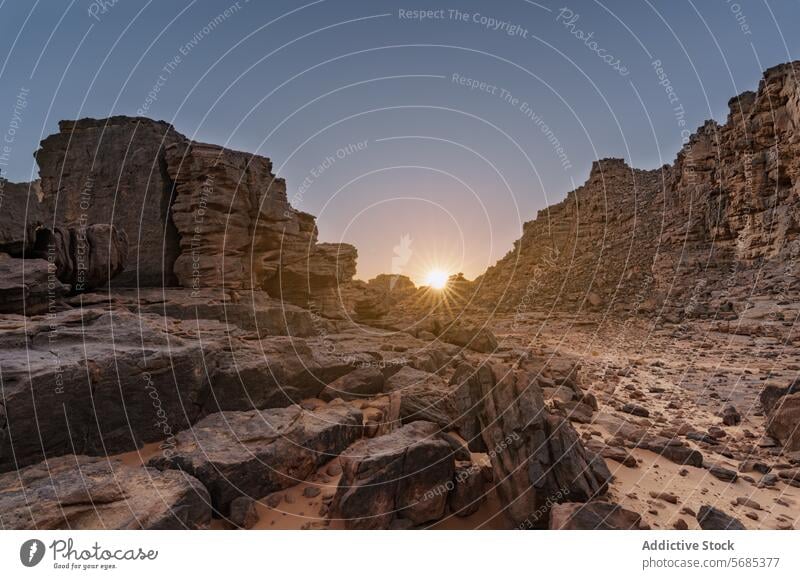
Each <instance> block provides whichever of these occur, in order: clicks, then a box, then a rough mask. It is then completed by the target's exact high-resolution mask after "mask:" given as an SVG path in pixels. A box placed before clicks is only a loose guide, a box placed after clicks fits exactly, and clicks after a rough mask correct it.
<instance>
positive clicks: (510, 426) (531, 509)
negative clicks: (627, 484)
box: [479, 365, 611, 526]
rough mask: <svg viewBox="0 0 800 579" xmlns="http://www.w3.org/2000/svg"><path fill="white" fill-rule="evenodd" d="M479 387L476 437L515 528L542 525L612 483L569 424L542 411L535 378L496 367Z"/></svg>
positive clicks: (600, 462)
mask: <svg viewBox="0 0 800 579" xmlns="http://www.w3.org/2000/svg"><path fill="white" fill-rule="evenodd" d="M487 378H488V377H487ZM480 384H481V386H482V388H483V390H482V392H481V398H480V403H479V405H480V410H479V416H480V422H481V427H482V431H481V435H482V437H483V441H484V444H485V445H486V447H487V449H488V453H489V457H490V458H491V461H492V467H493V469H494V479H495V480H496V481H497V492H498V495H499V496H500V499H501V501H502V502H503V504H505V505H508V509H507V510H506V513H507V515H508V517H509V518H510V519H511V520H512V521H513V522H514V524H515V525H530V526H537V525H541V524H543V522H546V521H547V516H548V511H549V507H550V506H551V505H552V504H554V503H557V502H581V503H583V502H587V501H590V500H592V499H595V498H598V497H601V496H602V495H603V494H605V492H606V490H607V488H608V482H609V481H610V479H611V473H610V472H609V470H608V468H607V467H606V465H605V462H604V461H603V459H602V458H600V457H599V456H597V455H595V454H594V453H593V452H591V451H589V450H587V449H585V448H584V446H583V444H582V443H581V441H580V439H579V438H578V434H577V433H576V432H575V429H574V428H573V427H572V426H571V425H570V424H569V422H567V421H565V420H564V419H563V418H561V417H559V416H556V415H553V414H550V413H549V412H548V411H547V410H546V409H545V404H544V398H543V396H542V391H541V388H539V386H538V385H537V384H536V380H535V376H533V375H531V374H528V373H527V372H523V371H519V370H514V369H512V368H509V367H506V366H499V365H496V366H492V367H491V379H483V380H481V381H480Z"/></svg>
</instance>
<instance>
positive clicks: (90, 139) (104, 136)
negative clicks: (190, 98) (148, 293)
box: [35, 117, 186, 286]
mask: <svg viewBox="0 0 800 579" xmlns="http://www.w3.org/2000/svg"><path fill="white" fill-rule="evenodd" d="M185 140H186V139H185V137H184V136H183V135H181V134H179V133H177V132H176V131H175V130H174V129H173V128H172V126H171V125H169V124H167V123H164V122H156V121H152V120H150V119H144V118H131V117H111V118H108V119H82V120H79V121H61V122H60V123H59V132H58V133H56V134H55V135H51V136H49V137H47V138H46V139H45V140H44V141H42V144H41V147H40V149H39V150H38V151H37V152H36V155H35V156H36V160H37V162H38V164H39V176H40V182H41V189H42V195H43V202H44V203H45V204H46V205H47V206H48V207H53V208H54V211H55V214H54V215H52V216H51V217H50V218H49V220H48V222H49V223H52V225H53V226H66V227H74V228H80V227H85V226H86V225H87V224H91V225H100V224H105V225H113V226H115V227H116V228H117V230H118V231H120V232H124V233H125V234H126V235H127V237H128V242H129V243H130V247H131V255H130V261H129V267H128V268H127V269H126V271H125V272H124V273H122V274H121V275H120V277H119V278H118V279H117V283H118V284H120V285H131V286H135V285H143V286H162V285H174V281H175V280H174V277H173V275H172V269H173V264H174V263H175V259H176V258H177V257H178V249H179V247H178V233H177V231H176V229H175V227H174V225H173V224H172V220H171V218H170V211H169V208H170V205H171V203H172V195H173V192H172V189H173V184H172V180H171V179H170V176H169V174H168V173H167V164H166V159H165V150H166V148H167V147H168V146H169V145H171V144H173V143H178V142H184V141H185Z"/></svg>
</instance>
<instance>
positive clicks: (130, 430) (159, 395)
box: [0, 260, 208, 472]
mask: <svg viewBox="0 0 800 579" xmlns="http://www.w3.org/2000/svg"><path fill="white" fill-rule="evenodd" d="M26 261H27V260H26ZM163 327H164V322H163V320H161V319H159V318H158V317H147V316H141V317H140V316H135V315H132V314H129V313H127V312H122V311H115V312H114V313H113V314H112V313H108V312H106V311H104V310H103V309H92V308H86V309H83V310H82V311H81V310H74V311H66V312H63V313H59V314H57V315H55V316H49V317H47V318H37V319H30V318H29V319H28V320H27V321H26V322H25V323H23V322H21V321H20V322H19V323H17V324H16V325H14V326H13V327H12V324H7V325H6V328H5V330H6V331H4V332H2V333H0V350H2V352H3V356H2V357H1V358H0V370H1V371H2V375H3V401H2V405H0V407H2V409H3V414H4V416H3V420H2V421H0V472H4V471H8V470H11V469H14V468H19V467H22V466H26V465H29V464H33V463H36V462H40V461H41V460H43V459H44V458H46V457H52V456H60V455H64V454H68V453H78V454H88V455H95V456H105V455H107V454H114V453H118V452H125V451H129V450H133V449H135V448H137V447H140V446H141V445H142V444H143V443H146V442H154V441H159V440H163V439H164V438H166V437H168V436H169V435H170V434H171V433H172V432H177V431H178V430H182V429H184V428H186V427H188V426H189V425H190V424H191V423H192V422H193V421H195V420H197V418H198V417H199V416H200V413H201V411H202V406H203V402H204V401H205V399H206V396H207V391H208V383H207V380H206V378H205V373H204V369H203V363H202V359H203V347H202V346H201V344H200V343H199V342H197V341H195V340H186V339H183V338H181V337H179V336H176V335H169V334H167V333H166V332H164V330H163Z"/></svg>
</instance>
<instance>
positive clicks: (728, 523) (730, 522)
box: [697, 505, 745, 531]
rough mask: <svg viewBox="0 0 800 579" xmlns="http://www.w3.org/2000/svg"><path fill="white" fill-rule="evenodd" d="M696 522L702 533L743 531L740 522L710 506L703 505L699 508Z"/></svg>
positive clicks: (743, 528)
mask: <svg viewBox="0 0 800 579" xmlns="http://www.w3.org/2000/svg"><path fill="white" fill-rule="evenodd" d="M697 522H698V524H699V525H700V528H701V529H703V530H704V531H744V530H745V527H744V525H743V524H742V523H741V521H739V520H737V519H735V518H733V517H731V516H730V515H728V514H727V513H725V512H723V511H721V510H719V509H717V508H716V507H712V506H711V505H703V506H702V507H700V510H699V511H698V512H697Z"/></svg>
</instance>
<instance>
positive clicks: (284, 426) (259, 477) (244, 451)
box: [150, 403, 363, 516]
mask: <svg viewBox="0 0 800 579" xmlns="http://www.w3.org/2000/svg"><path fill="white" fill-rule="evenodd" d="M362 431H363V427H362V416H361V412H359V411H358V410H356V409H354V408H352V407H350V406H347V405H345V404H343V403H340V404H335V403H334V404H330V405H323V406H321V407H318V408H316V409H315V410H314V411H306V410H303V409H302V408H300V407H299V406H291V407H289V408H279V409H271V410H262V411H258V410H253V411H250V412H220V413H217V414H212V415H210V416H207V417H205V418H203V419H202V420H201V421H199V422H198V423H197V424H195V425H194V426H193V427H192V428H191V429H190V430H185V431H183V432H180V433H178V434H177V435H176V436H175V438H174V446H173V447H172V448H171V449H170V451H169V452H168V453H167V452H165V453H164V455H163V456H158V457H155V458H154V459H152V460H151V461H150V465H151V466H154V467H156V468H158V469H160V470H167V469H171V468H173V469H180V470H183V471H185V472H186V473H188V474H190V475H192V476H194V477H196V478H197V479H198V480H200V482H202V483H203V484H204V485H205V486H206V488H207V489H208V491H209V493H210V494H211V503H212V505H213V507H214V510H215V511H216V512H217V513H218V514H220V515H222V516H228V515H229V514H230V509H231V503H232V501H233V500H234V499H236V498H237V497H241V496H243V495H244V496H248V497H251V498H254V499H259V498H262V497H265V496H267V495H268V494H270V493H272V492H275V491H278V490H281V489H284V488H287V487H289V486H292V485H295V484H297V483H299V482H301V481H303V480H305V478H306V477H308V476H309V475H311V474H312V473H314V472H315V471H316V470H317V469H318V468H319V467H320V466H322V465H323V464H324V463H326V462H328V461H330V460H331V459H332V458H334V457H335V456H337V455H338V454H339V453H341V452H342V451H343V450H344V449H345V448H347V447H348V446H350V445H351V444H352V443H353V442H354V441H355V440H357V439H358V438H360V437H361V435H362Z"/></svg>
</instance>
